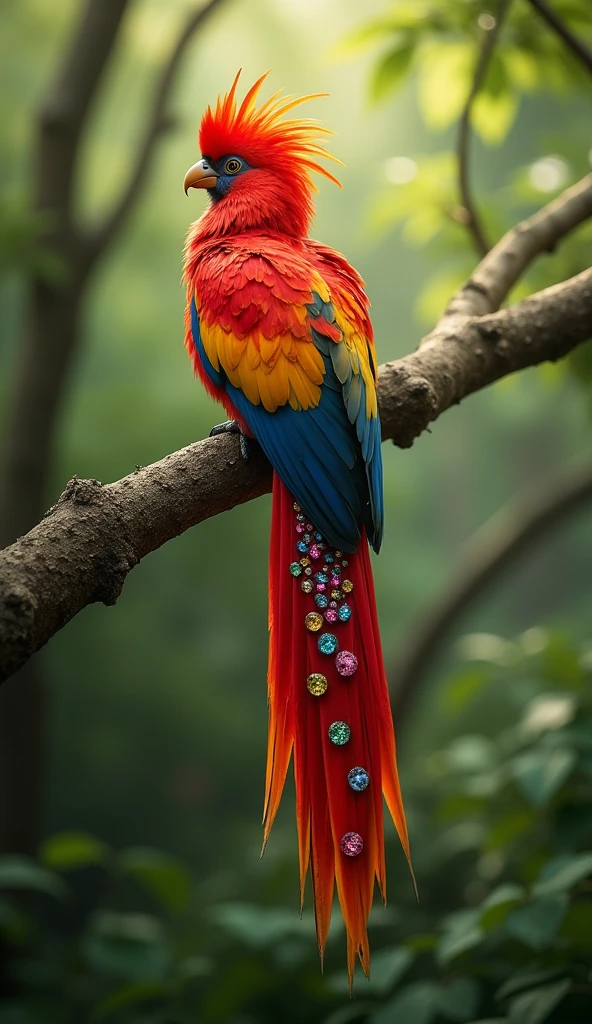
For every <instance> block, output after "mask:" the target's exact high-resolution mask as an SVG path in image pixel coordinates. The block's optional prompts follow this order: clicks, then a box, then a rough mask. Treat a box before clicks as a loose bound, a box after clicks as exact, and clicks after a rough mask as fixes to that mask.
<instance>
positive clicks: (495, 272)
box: [428, 174, 592, 338]
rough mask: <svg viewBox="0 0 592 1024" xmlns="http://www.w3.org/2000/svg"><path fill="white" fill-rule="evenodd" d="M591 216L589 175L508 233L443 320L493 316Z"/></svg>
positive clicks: (485, 258)
mask: <svg viewBox="0 0 592 1024" xmlns="http://www.w3.org/2000/svg"><path fill="white" fill-rule="evenodd" d="M589 217H592V174H587V175H586V177H585V178H582V179H581V181H578V182H576V184H575V185H572V187H571V188H568V189H566V190H565V192H562V193H561V195H560V196H558V197H557V199H555V200H553V202H551V203H548V204H547V206H543V207H542V209H540V210H538V211H537V213H535V214H534V215H533V216H532V217H529V218H528V220H524V221H522V222H521V223H520V224H517V225H516V227H514V228H512V229H511V231H508V233H507V234H505V235H504V236H503V238H501V239H500V241H499V242H497V244H496V245H494V246H493V248H492V249H490V251H489V252H488V253H487V255H486V256H485V257H484V258H483V259H482V260H481V263H480V264H479V266H478V267H477V269H476V270H475V272H474V274H472V275H471V277H470V278H469V279H468V281H465V283H464V285H463V286H462V288H460V289H459V291H458V292H457V294H456V295H455V296H454V298H453V299H452V301H451V302H450V303H449V305H448V307H447V309H446V311H445V313H444V318H443V319H446V318H453V317H456V316H483V315H484V314H485V313H493V312H494V311H495V310H496V309H498V308H499V306H500V305H501V304H502V302H503V301H504V299H505V298H506V296H507V295H508V293H509V292H510V291H511V289H512V288H513V287H514V285H515V284H516V282H517V281H519V279H520V278H521V277H522V274H523V273H524V271H525V270H526V268H527V267H528V266H529V264H530V263H532V261H533V259H534V258H535V256H538V255H539V254H540V253H542V252H553V250H554V249H555V247H556V246H557V243H558V242H560V241H561V239H562V238H564V237H565V235H567V234H569V232H570V231H573V229H574V228H576V227H577V226H578V224H582V223H583V222H584V221H585V220H587V219H588V218H589ZM430 337H431V335H428V338H430Z"/></svg>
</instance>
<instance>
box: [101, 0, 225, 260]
mask: <svg viewBox="0 0 592 1024" xmlns="http://www.w3.org/2000/svg"><path fill="white" fill-rule="evenodd" d="M223 3H224V0H206V3H204V4H203V6H202V7H200V8H198V10H196V11H192V12H191V14H190V15H189V17H188V18H187V21H186V23H185V26H184V28H183V29H182V31H181V33H180V34H179V37H178V39H177V41H176V43H175V46H174V47H173V50H172V51H171V54H170V56H169V59H168V61H167V63H166V64H165V66H164V67H163V69H162V73H161V76H160V80H159V82H158V84H157V86H156V91H155V93H154V98H153V101H152V109H151V111H150V114H149V116H148V120H147V123H146V129H145V133H144V138H143V140H142V142H141V143H140V145H139V147H138V151H137V153H136V156H135V159H134V161H133V164H132V168H131V171H130V174H129V179H128V182H127V184H126V185H125V186H124V188H123V189H122V192H121V195H120V197H119V199H118V200H117V202H116V203H115V205H114V207H113V209H112V210H111V212H110V213H109V214H108V215H107V217H106V218H105V222H104V224H102V225H101V226H100V227H99V228H98V229H97V230H96V232H95V233H94V234H93V236H92V237H91V241H90V244H91V246H92V249H93V250H94V254H95V255H98V254H99V253H100V252H102V251H103V249H104V248H105V247H106V246H107V245H108V244H109V243H110V242H111V240H112V239H113V238H114V236H115V235H116V234H118V233H119V231H120V229H121V227H122V226H123V224H124V222H125V221H126V220H127V218H128V217H129V216H130V214H131V213H132V211H133V208H134V206H135V205H136V204H137V202H138V199H139V198H140V195H141V192H142V189H143V186H144V185H145V184H146V182H147V180H148V176H149V174H150V170H151V167H152V163H153V160H154V155H155V153H156V148H157V144H158V142H159V139H160V137H161V136H162V135H163V133H164V132H166V131H167V130H168V129H169V128H170V127H171V125H172V124H173V121H172V118H171V115H170V114H169V112H168V110H167V107H168V102H169V98H170V95H171V91H172V88H173V84H174V81H175V77H176V75H177V73H178V70H179V67H180V65H181V61H182V59H183V57H184V55H185V51H186V49H187V47H188V46H189V44H190V42H191V40H192V39H193V37H194V36H195V34H196V32H198V31H199V29H200V28H202V27H203V25H204V24H205V22H206V21H207V20H208V18H209V17H210V15H211V14H213V13H214V11H215V10H216V8H217V7H220V6H221V5H222V4H223Z"/></svg>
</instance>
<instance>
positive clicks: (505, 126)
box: [471, 91, 518, 146]
mask: <svg viewBox="0 0 592 1024" xmlns="http://www.w3.org/2000/svg"><path fill="white" fill-rule="evenodd" d="M517 112H518V101H517V99H516V97H515V96H514V95H513V93H511V92H509V91H506V92H501V93H499V95H497V96H492V95H491V94H490V93H486V92H482V93H479V95H478V96H477V98H476V99H475V102H474V104H473V110H472V114H471V123H472V125H473V128H474V129H475V131H476V132H477V134H478V135H480V136H481V138H482V139H483V142H486V143H488V144H489V145H492V146H494V145H497V144H499V143H500V142H503V140H504V139H505V137H506V135H507V134H508V132H509V130H510V128H511V127H512V125H513V123H514V120H515V118H516V114H517Z"/></svg>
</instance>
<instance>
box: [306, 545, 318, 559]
mask: <svg viewBox="0 0 592 1024" xmlns="http://www.w3.org/2000/svg"><path fill="white" fill-rule="evenodd" d="M308 553H309V555H310V557H311V558H320V557H321V549H320V547H319V545H318V544H311V545H310V547H309V549H308Z"/></svg>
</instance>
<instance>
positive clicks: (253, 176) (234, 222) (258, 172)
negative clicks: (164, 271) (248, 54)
mask: <svg viewBox="0 0 592 1024" xmlns="http://www.w3.org/2000/svg"><path fill="white" fill-rule="evenodd" d="M239 75H240V71H239V73H238V74H237V76H236V78H235V79H234V82H233V83H232V88H231V89H230V92H228V93H227V94H226V95H225V96H222V97H219V98H218V102H217V103H216V107H215V109H214V110H212V108H211V107H208V108H207V110H206V112H205V114H204V115H203V118H202V121H201V125H200V129H199V146H200V150H201V153H202V159H201V160H198V162H197V163H196V164H194V165H193V167H190V168H189V170H188V171H187V174H186V175H185V181H184V188H185V192H188V190H189V189H190V188H203V189H207V192H208V195H209V196H210V199H211V204H210V207H209V209H208V210H207V211H206V213H205V215H204V217H203V218H202V220H201V222H200V234H201V235H202V237H203V235H218V234H229V233H235V232H240V231H245V230H261V231H277V232H279V233H281V234H288V235H291V236H293V237H297V238H300V237H304V236H305V235H306V234H307V231H308V227H309V224H310V220H311V218H312V214H313V209H314V208H313V201H312V194H313V192H314V191H315V185H314V183H313V180H312V177H311V171H317V172H318V173H320V174H324V175H325V177H327V178H330V180H331V181H334V182H335V183H336V184H337V185H339V182H338V181H337V178H335V177H333V175H332V174H330V173H329V171H327V170H326V169H325V168H324V167H323V166H322V165H321V164H319V163H318V159H317V158H318V157H324V158H328V159H331V160H335V162H336V163H339V162H340V161H338V160H336V158H335V157H333V156H332V155H331V154H330V153H329V152H328V151H327V150H326V149H325V148H324V146H322V145H321V144H320V143H319V142H318V141H317V140H318V138H319V136H322V135H327V134H331V133H330V132H329V131H328V129H327V128H324V127H323V126H322V125H320V124H319V123H318V122H317V121H313V120H310V119H308V118H298V119H294V118H291V119H286V120H282V118H283V115H284V114H286V113H288V111H290V110H292V109H293V108H294V107H296V106H298V105H299V104H300V103H304V101H305V100H309V99H314V98H315V96H303V97H301V98H299V99H294V98H293V97H290V96H284V97H281V95H280V93H275V94H274V95H273V96H271V97H270V99H268V100H266V101H265V103H263V104H262V105H261V106H259V107H257V106H256V105H255V101H256V99H257V94H258V93H259V90H260V88H261V86H262V84H263V82H264V80H265V78H266V77H267V74H265V75H262V77H261V78H260V79H259V80H258V81H257V82H255V84H254V85H253V86H252V87H251V88H250V89H249V91H248V92H247V95H246V96H245V98H244V100H243V101H242V103H241V104H240V106H237V101H236V99H235V93H236V87H237V84H238V79H239ZM317 95H318V94H317Z"/></svg>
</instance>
